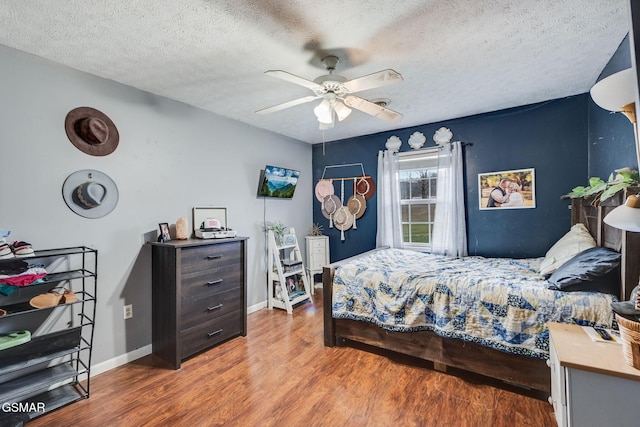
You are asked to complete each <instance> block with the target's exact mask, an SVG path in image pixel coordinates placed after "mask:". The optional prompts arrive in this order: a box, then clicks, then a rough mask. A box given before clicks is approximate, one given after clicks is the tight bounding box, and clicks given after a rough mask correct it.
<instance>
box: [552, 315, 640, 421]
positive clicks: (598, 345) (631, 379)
mask: <svg viewBox="0 0 640 427" xmlns="http://www.w3.org/2000/svg"><path fill="white" fill-rule="evenodd" d="M547 326H548V327H549V335H550V340H549V344H550V348H549V366H550V367H551V399H550V402H551V403H552V404H553V409H554V412H555V415H556V420H557V421H558V426H559V427H572V426H575V427H583V426H587V427H588V426H632V425H638V422H639V418H638V398H637V396H638V391H639V390H640V370H638V369H635V368H634V367H632V366H630V365H628V364H627V363H626V362H625V360H624V356H623V354H622V346H621V345H619V344H611V343H606V342H595V341H593V340H592V339H591V338H590V337H589V335H587V333H586V332H585V331H584V330H583V329H582V328H581V327H580V326H578V325H567V324H560V323H548V324H547Z"/></svg>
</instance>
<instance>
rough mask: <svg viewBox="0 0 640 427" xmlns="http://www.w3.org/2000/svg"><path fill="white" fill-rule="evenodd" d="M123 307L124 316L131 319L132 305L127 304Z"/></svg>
mask: <svg viewBox="0 0 640 427" xmlns="http://www.w3.org/2000/svg"><path fill="white" fill-rule="evenodd" d="M123 308H124V318H125V319H131V318H132V317H133V305H131V304H127V305H125V306H124V307H123Z"/></svg>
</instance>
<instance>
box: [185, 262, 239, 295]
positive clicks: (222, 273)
mask: <svg viewBox="0 0 640 427" xmlns="http://www.w3.org/2000/svg"><path fill="white" fill-rule="evenodd" d="M243 274H244V270H242V267H240V266H238V265H229V266H226V267H221V268H216V269H212V270H208V271H199V272H197V273H193V274H190V275H188V276H183V279H182V287H181V290H180V295H181V296H182V297H183V298H202V297H206V296H209V295H213V294H216V293H220V292H225V291H228V290H230V289H240V288H241V287H242V283H243V277H242V276H243Z"/></svg>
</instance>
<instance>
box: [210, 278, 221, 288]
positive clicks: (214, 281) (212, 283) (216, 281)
mask: <svg viewBox="0 0 640 427" xmlns="http://www.w3.org/2000/svg"><path fill="white" fill-rule="evenodd" d="M218 283H222V279H217V280H212V281H210V282H207V286H211V285H217V284H218Z"/></svg>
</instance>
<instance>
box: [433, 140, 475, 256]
mask: <svg viewBox="0 0 640 427" xmlns="http://www.w3.org/2000/svg"><path fill="white" fill-rule="evenodd" d="M463 167H464V165H463V163H462V144H461V143H460V141H457V142H452V143H449V144H446V145H445V146H444V147H443V148H441V149H440V152H439V153H438V188H437V196H436V216H435V219H434V223H433V236H432V239H431V240H432V241H431V252H432V253H434V254H439V255H447V256H453V257H463V256H467V229H466V226H465V209H464V184H463V182H462V176H463V173H462V172H463V169H462V168H463Z"/></svg>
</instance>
